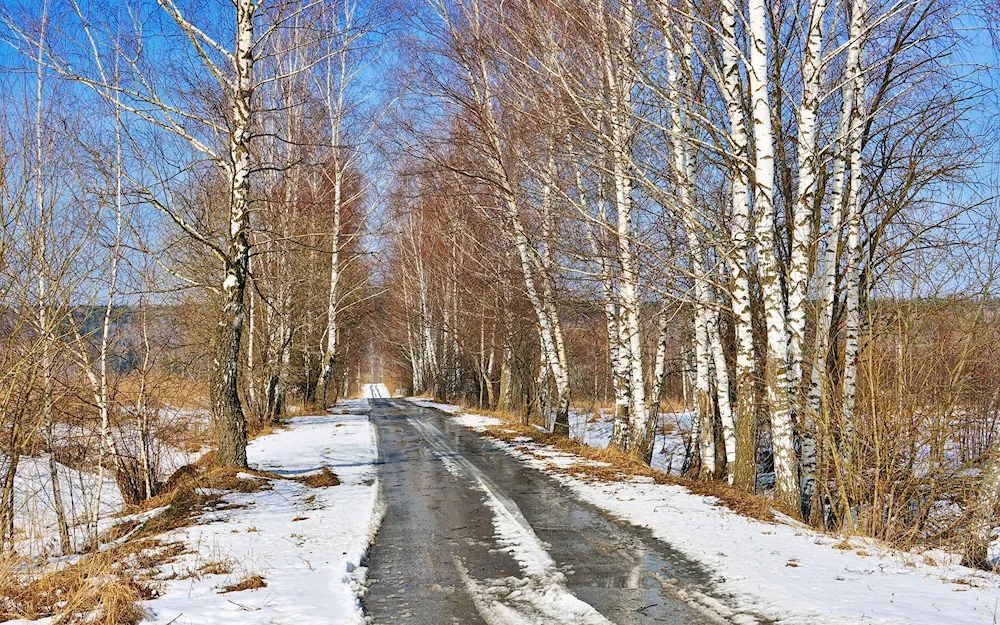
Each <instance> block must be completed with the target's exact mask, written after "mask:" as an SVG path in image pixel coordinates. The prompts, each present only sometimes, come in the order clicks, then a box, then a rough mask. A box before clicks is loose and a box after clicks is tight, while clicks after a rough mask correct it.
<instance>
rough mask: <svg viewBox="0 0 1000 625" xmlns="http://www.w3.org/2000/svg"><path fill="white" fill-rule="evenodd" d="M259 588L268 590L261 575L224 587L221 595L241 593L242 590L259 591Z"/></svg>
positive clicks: (220, 592)
mask: <svg viewBox="0 0 1000 625" xmlns="http://www.w3.org/2000/svg"><path fill="white" fill-rule="evenodd" d="M258 588H267V582H265V581H264V578H263V577H261V576H260V575H248V576H247V577H244V578H243V579H241V580H240V581H238V582H236V583H235V584H231V585H229V586H224V587H223V588H222V590H220V591H219V594H225V593H227V592H240V591H242V590H257V589H258Z"/></svg>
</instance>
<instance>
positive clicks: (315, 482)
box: [293, 467, 340, 488]
mask: <svg viewBox="0 0 1000 625" xmlns="http://www.w3.org/2000/svg"><path fill="white" fill-rule="evenodd" d="M293 479H294V480H295V481H296V482H301V483H302V484H305V485H306V486H308V487H309V488H327V487H330V486H340V478H339V477H337V474H336V473H334V472H333V471H331V470H330V469H327V468H326V467H323V468H322V469H320V471H319V472H317V473H310V474H309V475H303V476H301V477H296V478H293Z"/></svg>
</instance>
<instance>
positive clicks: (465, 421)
mask: <svg viewBox="0 0 1000 625" xmlns="http://www.w3.org/2000/svg"><path fill="white" fill-rule="evenodd" d="M452 419H453V420H454V421H455V422H456V423H458V424H459V425H462V426H465V427H467V428H469V429H472V430H475V431H477V432H485V431H486V428H488V427H492V426H495V425H503V421H501V420H500V419H497V418H496V417H487V416H486V415H481V414H472V413H469V412H466V413H462V414H460V415H458V416H455V417H452Z"/></svg>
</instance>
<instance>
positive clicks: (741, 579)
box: [497, 442, 1000, 625]
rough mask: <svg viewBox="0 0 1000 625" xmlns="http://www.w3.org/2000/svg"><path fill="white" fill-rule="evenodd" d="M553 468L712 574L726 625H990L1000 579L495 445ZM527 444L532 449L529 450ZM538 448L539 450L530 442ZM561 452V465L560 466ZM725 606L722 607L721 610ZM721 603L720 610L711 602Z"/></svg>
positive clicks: (584, 494) (583, 494) (585, 495)
mask: <svg viewBox="0 0 1000 625" xmlns="http://www.w3.org/2000/svg"><path fill="white" fill-rule="evenodd" d="M497 444H499V445H501V446H502V447H503V448H504V449H506V450H507V451H508V453H511V454H512V455H514V456H516V457H518V458H519V459H521V460H523V461H524V462H527V463H529V464H531V465H532V466H535V467H536V468H539V469H542V470H545V471H548V472H550V473H552V474H553V475H554V476H555V477H556V478H557V479H559V480H560V481H562V482H563V483H564V484H565V485H567V486H568V487H569V488H571V489H572V490H573V491H574V492H575V493H576V494H577V495H578V496H579V497H580V498H581V499H584V500H585V501H588V502H590V503H592V504H594V505H597V506H599V507H601V508H603V509H605V510H607V511H608V512H610V513H612V514H614V515H615V516H618V517H620V518H622V519H625V520H627V521H629V522H631V523H634V524H636V525H639V526H643V527H648V528H649V529H651V530H652V532H653V534H654V535H655V536H656V537H657V538H659V539H661V540H663V541H665V542H667V543H669V544H670V545H671V546H672V547H674V548H675V549H678V550H679V551H681V552H682V553H684V554H685V555H686V556H687V557H689V558H691V559H692V560H696V561H698V562H701V563H703V564H705V565H706V566H707V567H708V568H709V570H711V571H713V572H714V579H715V586H716V589H717V591H719V592H721V593H723V594H726V595H730V596H731V597H732V601H731V602H729V601H727V603H730V605H733V606H735V610H734V611H732V613H730V614H727V616H729V617H730V618H731V620H732V621H733V622H738V623H757V622H761V621H766V620H773V621H776V622H778V623H780V624H782V625H827V624H829V625H841V624H844V623H857V624H862V623H865V624H875V623H878V624H880V625H893V624H898V625H938V624H944V623H947V624H948V625H965V624H968V625H972V624H983V623H995V622H997V621H996V618H997V617H996V615H997V612H998V607H1000V576H998V575H994V574H988V573H983V572H981V571H974V570H972V569H968V568H965V567H961V566H957V565H949V564H940V563H938V562H935V561H932V560H931V559H930V558H927V557H925V556H924V555H922V554H910V553H902V552H898V551H894V550H891V549H889V548H887V547H885V546H881V545H879V544H877V543H876V542H875V541H872V540H866V539H850V540H848V541H844V539H843V538H842V537H837V536H831V535H827V534H823V533H820V532H816V531H813V530H811V529H809V528H807V527H805V526H803V525H801V524H798V523H795V522H794V521H792V520H790V519H789V520H787V521H786V522H784V523H775V524H770V523H763V522H760V521H756V520H753V519H748V518H745V517H742V516H740V515H738V514H736V513H734V512H732V511H730V510H728V509H727V508H724V507H721V506H719V505H717V504H716V502H715V500H714V499H712V498H710V497H702V496H698V495H693V494H691V493H690V492H688V491H687V490H686V489H684V488H683V487H680V486H671V485H657V484H643V483H635V482H628V483H606V482H590V481H586V480H583V479H579V478H574V477H570V476H567V475H565V474H561V473H558V472H557V471H554V470H553V466H552V464H551V462H550V460H547V459H545V458H538V457H537V456H536V455H534V454H529V453H525V452H522V451H518V450H517V449H515V448H514V446H512V445H508V444H503V443H499V442H498V443H497ZM533 447H534V446H533ZM536 449H537V447H536ZM563 456H564V454H559V460H558V462H559V464H560V465H565V464H566V459H565V458H564V457H563ZM721 608H722V611H723V612H725V611H726V609H725V607H724V606H721ZM717 609H718V607H717Z"/></svg>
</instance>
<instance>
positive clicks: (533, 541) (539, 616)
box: [407, 418, 612, 625]
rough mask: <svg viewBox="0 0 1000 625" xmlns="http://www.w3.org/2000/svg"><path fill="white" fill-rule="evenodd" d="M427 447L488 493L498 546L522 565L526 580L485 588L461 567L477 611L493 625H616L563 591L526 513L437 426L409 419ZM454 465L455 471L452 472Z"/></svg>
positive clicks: (490, 584) (488, 584) (558, 573)
mask: <svg viewBox="0 0 1000 625" xmlns="http://www.w3.org/2000/svg"><path fill="white" fill-rule="evenodd" d="M407 421H408V422H409V423H410V424H411V425H412V426H413V427H414V428H415V429H416V430H417V431H418V432H420V435H421V436H422V437H423V438H424V440H425V441H426V442H427V445H428V446H429V447H430V448H431V451H432V452H434V455H435V456H437V457H438V458H439V459H441V460H442V462H445V458H447V460H448V462H445V465H446V468H447V469H448V470H449V471H450V472H452V473H455V472H460V473H461V474H463V475H464V476H465V477H467V478H468V479H470V480H471V481H473V482H474V483H475V484H476V485H477V486H478V487H479V489H480V490H482V491H483V492H484V493H486V505H487V506H489V508H490V510H492V512H493V527H494V530H495V534H496V538H497V541H498V542H499V543H500V544H501V545H502V546H503V547H505V548H506V549H507V550H508V551H509V552H510V554H511V555H512V556H513V557H514V559H515V560H517V562H518V564H520V566H521V569H522V570H523V571H524V573H525V576H524V577H523V578H520V579H518V578H504V579H494V580H488V581H487V582H485V583H480V582H478V581H476V580H473V579H472V578H471V577H470V576H469V575H468V573H467V572H466V570H465V568H464V567H463V566H462V565H461V563H460V562H456V565H458V570H459V573H460V574H461V576H462V580H463V582H464V583H465V586H466V588H467V589H468V591H469V594H470V595H471V596H472V598H473V602H474V603H475V605H476V609H477V610H479V613H480V615H481V616H482V617H483V619H484V620H485V621H486V622H487V623H489V625H546V624H547V625H612V623H611V621H609V620H608V619H606V618H604V616H602V615H601V613H600V612H598V611H597V610H595V609H594V607H593V606H591V605H590V604H588V603H586V602H584V601H581V600H580V599H578V598H577V597H575V596H574V595H573V594H572V593H571V592H570V591H569V590H568V589H567V588H566V587H565V585H563V581H564V580H565V577H564V576H563V574H562V572H561V571H559V570H558V568H557V567H556V563H555V561H553V560H552V557H551V556H550V555H549V554H548V552H547V551H546V550H545V547H544V546H543V544H542V541H541V540H540V539H539V538H538V535H537V534H535V531H534V530H533V529H532V527H531V524H530V523H528V520H527V519H526V518H525V517H524V514H523V513H522V512H521V509H520V508H518V506H517V504H516V503H514V501H513V500H512V499H510V498H509V497H507V496H506V495H505V494H504V493H503V491H501V490H500V488H499V487H498V486H497V484H496V483H494V482H493V480H491V479H490V478H489V476H488V475H486V474H485V473H484V472H483V471H482V470H480V469H479V467H477V466H476V465H475V464H473V463H472V462H471V461H470V460H469V459H468V458H466V457H465V456H464V455H462V454H461V453H460V452H458V451H457V450H456V449H455V448H453V447H452V446H451V445H449V444H448V442H447V439H446V438H445V435H444V434H443V433H442V432H441V430H439V429H437V428H436V427H435V426H434V425H432V424H430V423H426V422H424V421H420V420H417V419H412V418H408V419H407ZM449 465H450V466H449Z"/></svg>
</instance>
